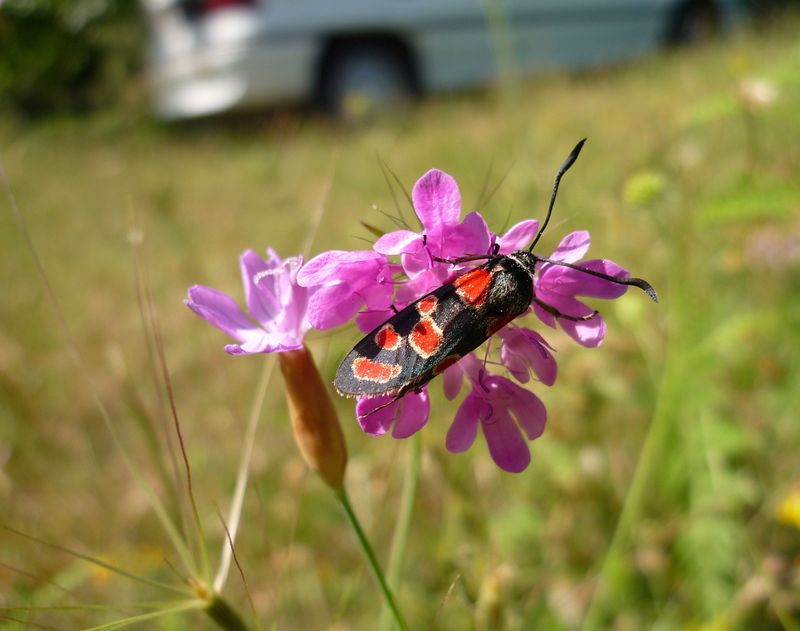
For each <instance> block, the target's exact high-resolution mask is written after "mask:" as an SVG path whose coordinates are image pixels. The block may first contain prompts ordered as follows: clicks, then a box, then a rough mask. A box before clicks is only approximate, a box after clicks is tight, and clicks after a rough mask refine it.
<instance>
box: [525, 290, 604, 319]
mask: <svg viewBox="0 0 800 631" xmlns="http://www.w3.org/2000/svg"><path fill="white" fill-rule="evenodd" d="M533 301H534V302H535V303H536V304H537V305H539V306H540V307H541V308H542V309H544V310H545V311H547V313H549V314H550V315H551V316H554V317H556V318H561V319H562V320H570V321H572V322H584V321H586V320H591V319H592V318H593V317H595V316H596V315H597V314H599V313H600V312H599V311H597V310H596V309H595V310H594V311H592V312H591V313H590V314H587V315H585V316H571V315H567V314H566V313H561V312H560V311H559V310H558V309H556V308H555V307H554V306H552V305H549V304H547V303H546V302H544V301H543V300H540V299H539V298H536V297H535V296H534V298H533Z"/></svg>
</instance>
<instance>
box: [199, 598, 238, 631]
mask: <svg viewBox="0 0 800 631" xmlns="http://www.w3.org/2000/svg"><path fill="white" fill-rule="evenodd" d="M203 611H204V612H205V613H206V614H208V616H209V617H210V618H211V619H212V620H213V621H214V622H216V623H217V626H218V627H219V628H220V629H225V630H226V631H247V625H245V623H244V622H243V621H242V619H241V618H240V617H239V614H237V613H236V611H234V610H233V608H232V607H231V606H230V605H229V604H228V603H227V602H226V601H225V600H223V599H222V597H221V596H220V595H219V594H215V595H214V597H213V598H212V599H211V601H210V602H209V603H208V606H207V607H206V608H205V609H204V610H203Z"/></svg>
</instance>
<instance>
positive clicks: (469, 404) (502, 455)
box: [446, 355, 547, 473]
mask: <svg viewBox="0 0 800 631" xmlns="http://www.w3.org/2000/svg"><path fill="white" fill-rule="evenodd" d="M459 364H460V365H459ZM459 364H457V365H456V366H453V367H452V368H450V370H453V369H456V368H457V369H458V370H461V371H462V372H463V373H464V374H465V375H466V376H467V377H468V378H469V380H470V381H471V383H472V391H471V392H470V393H469V394H468V395H467V396H466V398H465V399H464V401H463V402H462V403H461V405H460V406H459V408H458V411H457V412H456V416H455V419H454V420H453V424H452V425H451V426H450V430H449V431H448V432H447V442H446V445H447V449H448V450H449V451H452V452H460V451H466V450H467V449H469V448H470V447H471V446H472V443H473V442H475V436H476V435H477V432H478V426H480V428H481V430H482V431H483V435H484V437H485V438H486V444H487V445H488V447H489V453H490V454H491V456H492V460H494V462H495V464H497V466H498V467H500V468H501V469H503V470H505V471H510V472H512V473H518V472H520V471H523V470H524V469H525V468H526V467H527V466H528V464H529V463H530V460H531V454H530V450H529V449H528V444H527V442H526V441H525V438H527V439H528V440H534V439H536V438H538V437H539V436H541V434H542V432H543V431H544V426H545V422H546V421H547V411H546V410H545V407H544V404H543V403H542V402H541V400H540V399H539V397H537V396H536V395H535V394H533V392H531V391H530V390H526V389H525V388H522V387H520V386H518V385H517V384H515V383H514V382H513V381H511V380H510V379H506V378H505V377H501V376H499V375H492V374H490V373H489V372H487V371H486V369H485V368H484V367H483V365H482V364H481V362H480V361H479V360H478V359H477V358H475V356H474V355H467V356H466V357H465V358H464V359H463V360H461V362H459ZM523 434H524V436H523Z"/></svg>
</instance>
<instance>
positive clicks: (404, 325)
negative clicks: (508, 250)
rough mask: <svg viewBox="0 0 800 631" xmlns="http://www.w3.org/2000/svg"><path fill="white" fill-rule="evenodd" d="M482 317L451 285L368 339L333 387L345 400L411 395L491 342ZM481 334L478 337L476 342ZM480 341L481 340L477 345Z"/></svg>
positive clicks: (349, 359)
mask: <svg viewBox="0 0 800 631" xmlns="http://www.w3.org/2000/svg"><path fill="white" fill-rule="evenodd" d="M477 321H478V314H477V313H476V312H475V310H474V309H472V308H470V307H469V306H468V305H467V304H465V302H464V301H463V300H461V298H459V296H458V295H457V293H456V287H455V285H454V284H453V283H448V284H446V285H443V286H441V287H439V288H438V289H436V290H434V291H432V292H430V293H429V294H426V295H425V296H422V297H421V298H420V299H419V300H417V301H416V302H414V303H412V304H410V305H408V306H407V307H406V308H405V309H403V310H402V311H400V312H399V313H397V314H396V315H394V316H392V317H391V318H389V319H388V320H387V321H386V322H384V323H383V324H381V325H379V326H377V327H376V328H375V329H373V330H372V331H371V332H370V333H368V334H367V335H366V336H365V337H364V338H363V339H362V340H361V341H360V342H359V343H358V344H356V345H355V347H354V348H353V350H352V351H350V352H349V353H348V354H347V356H346V357H345V358H344V360H343V361H342V363H341V365H340V366H339V369H338V370H337V372H336V378H335V380H334V386H335V387H336V389H337V390H338V391H339V392H340V393H341V394H344V395H349V396H358V395H366V396H376V395H380V394H396V393H398V392H400V391H401V390H402V391H404V392H407V391H408V390H411V389H413V388H415V387H419V386H421V385H422V384H424V383H426V382H428V381H430V379H432V378H433V377H434V376H435V373H434V369H435V368H436V367H437V366H438V365H439V364H441V363H442V361H443V360H445V359H446V358H447V357H449V356H452V355H453V354H463V353H459V351H460V350H462V349H463V348H464V347H466V346H469V348H468V349H467V351H465V352H468V351H469V350H472V349H474V348H476V347H477V346H479V345H480V344H481V343H482V342H483V341H484V340H485V339H486V337H487V335H486V334H485V328H484V327H478V328H477V329H476V328H475V324H476V322H477ZM476 334H477V336H476ZM477 338H480V339H477Z"/></svg>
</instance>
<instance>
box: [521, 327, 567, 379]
mask: <svg viewBox="0 0 800 631" xmlns="http://www.w3.org/2000/svg"><path fill="white" fill-rule="evenodd" d="M520 331H521V332H522V336H521V338H522V339H521V340H520V341H519V343H518V345H517V346H516V347H515V350H517V351H518V352H519V353H521V354H522V356H523V357H524V358H525V359H526V360H527V361H528V363H529V365H530V367H531V369H532V370H533V373H534V374H535V375H536V377H537V378H538V379H539V381H541V382H542V383H543V384H545V385H546V386H552V385H553V384H554V383H555V381H556V376H557V374H558V364H557V363H556V360H555V357H553V354H552V353H551V352H550V350H551V349H550V346H549V344H548V343H547V342H546V341H545V339H544V338H543V337H542V336H541V335H539V334H538V333H537V332H536V331H532V330H531V329H525V328H521V329H520Z"/></svg>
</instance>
